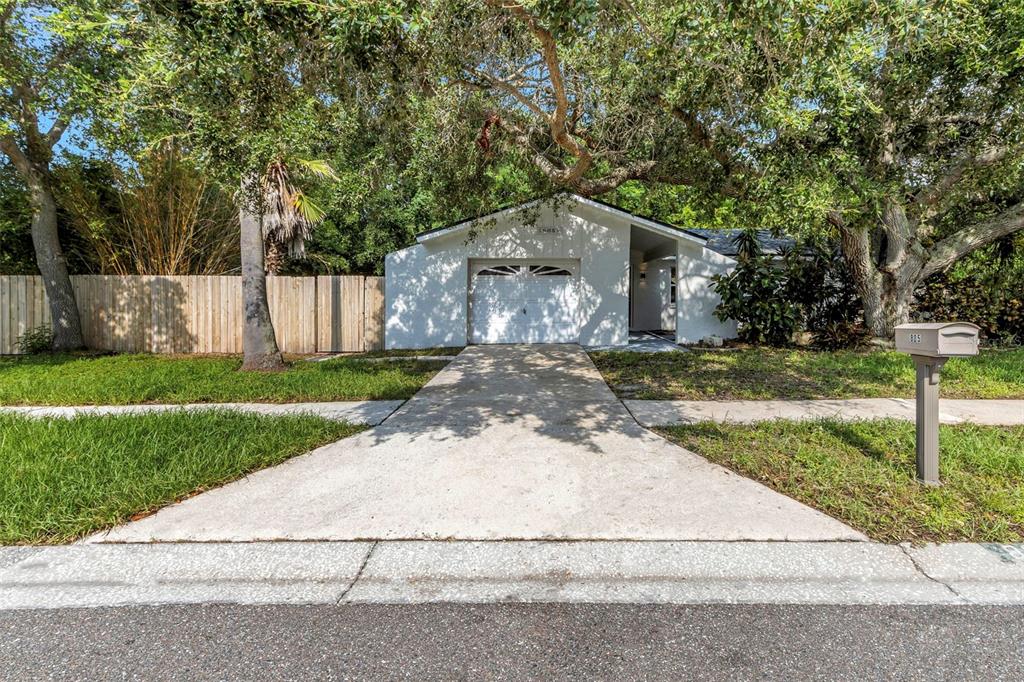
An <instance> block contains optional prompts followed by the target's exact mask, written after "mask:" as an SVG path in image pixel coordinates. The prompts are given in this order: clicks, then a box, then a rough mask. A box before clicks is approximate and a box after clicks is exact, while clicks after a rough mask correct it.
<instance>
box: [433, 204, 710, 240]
mask: <svg viewBox="0 0 1024 682" xmlns="http://www.w3.org/2000/svg"><path fill="white" fill-rule="evenodd" d="M567 196H568V197H569V198H571V199H572V200H574V201H575V202H576V203H577V204H581V205H583V206H588V207H590V208H593V209H596V210H598V211H604V212H605V213H610V214H612V215H614V216H617V217H619V218H622V219H624V220H627V221H629V222H630V223H633V224H634V225H638V226H640V227H643V228H645V229H648V230H650V231H652V232H657V233H658V234H661V235H664V236H666V237H669V238H671V239H677V240H678V239H681V240H686V241H691V242H695V243H697V244H700V245H701V246H704V245H705V244H707V242H708V240H707V239H706V238H704V237H701V236H699V235H696V234H693V233H691V232H689V231H687V230H684V229H682V228H679V227H676V226H674V225H670V224H669V223H665V222H662V221H660V220H655V219H654V218H647V217H645V216H640V215H636V214H635V213H630V212H629V211H625V210H623V209H621V208H619V207H618V206H613V205H612V204H606V203H605V202H603V201H598V200H596V199H588V198H587V197H582V196H580V195H578V194H568V195H567ZM550 198H551V197H541V198H539V199H533V200H531V201H527V202H525V203H522V204H517V205H515V206H510V207H508V208H505V209H501V210H499V211H495V212H493V213H487V214H485V215H481V216H476V217H475V218H469V219H468V220H463V221H461V222H458V223H455V224H453V225H448V226H446V227H439V228H435V229H433V230H428V231H427V232H421V233H420V234H418V235H416V241H417V242H418V243H420V244H423V243H425V242H428V241H432V240H434V239H437V238H439V237H444V236H447V235H450V234H453V233H455V232H461V231H462V230H466V229H468V228H469V227H470V226H472V224H473V223H475V222H477V221H479V220H483V219H484V218H497V217H501V216H506V215H511V214H513V213H515V212H517V211H521V210H523V209H525V208H527V207H530V206H534V205H536V204H539V203H540V202H542V201H547V200H548V199H550Z"/></svg>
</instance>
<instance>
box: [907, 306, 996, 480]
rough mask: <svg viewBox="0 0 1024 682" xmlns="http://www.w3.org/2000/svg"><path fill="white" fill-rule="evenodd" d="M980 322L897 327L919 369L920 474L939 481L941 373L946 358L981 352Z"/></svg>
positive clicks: (918, 458) (918, 429) (929, 323)
mask: <svg viewBox="0 0 1024 682" xmlns="http://www.w3.org/2000/svg"><path fill="white" fill-rule="evenodd" d="M978 329H979V327H978V326H977V325H974V324H971V323H970V322H925V323H920V324H901V325H898V326H897V327H896V350H899V351H902V352H904V353H910V355H911V356H912V357H913V358H914V367H915V369H916V372H917V391H916V392H917V401H916V402H917V406H916V412H917V478H918V480H919V481H921V482H922V483H925V484H927V485H938V484H939V376H940V375H941V374H942V366H943V365H944V364H946V359H947V358H950V357H955V356H958V355H977V354H978Z"/></svg>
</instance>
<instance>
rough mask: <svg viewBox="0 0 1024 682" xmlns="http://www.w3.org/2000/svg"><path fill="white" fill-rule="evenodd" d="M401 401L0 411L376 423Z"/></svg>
mask: <svg viewBox="0 0 1024 682" xmlns="http://www.w3.org/2000/svg"><path fill="white" fill-rule="evenodd" d="M404 402H405V401H404V400H349V401H338V402H320V403H189V404H185V405H77V406H69V407H42V406H41V407H35V406H13V407H11V406H4V407H0V412H8V413H13V414H20V415H24V416H26V417H38V418H62V419H73V418H74V417H77V416H79V415H108V414H109V415H121V414H152V413H156V412H173V411H175V410H187V411H191V412H200V411H208V410H231V411H235V412H249V413H253V414H263V415H270V416H284V415H298V414H308V415H314V416H317V417H323V418H324V419H332V420H336V421H345V422H348V423H350V424H365V425H367V426H376V425H377V424H380V423H381V422H382V421H384V420H385V419H387V418H388V417H389V416H390V415H391V414H392V413H393V412H394V411H395V410H397V409H398V408H399V407H401V406H402V404H403V403H404Z"/></svg>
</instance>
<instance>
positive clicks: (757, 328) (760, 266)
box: [712, 232, 800, 345]
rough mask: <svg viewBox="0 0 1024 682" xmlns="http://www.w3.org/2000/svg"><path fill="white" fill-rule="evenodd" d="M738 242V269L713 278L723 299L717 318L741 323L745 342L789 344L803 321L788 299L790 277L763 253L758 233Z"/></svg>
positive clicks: (744, 237)
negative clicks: (800, 320)
mask: <svg viewBox="0 0 1024 682" xmlns="http://www.w3.org/2000/svg"><path fill="white" fill-rule="evenodd" d="M737 240H738V246H739V255H738V257H737V265H736V269H735V270H733V271H732V272H730V273H728V274H724V275H715V277H714V278H712V279H713V282H714V289H715V291H716V292H717V293H718V295H719V296H720V297H721V299H722V302H721V303H719V304H718V307H717V308H715V317H717V318H718V319H720V320H722V321H723V322H724V321H725V320H736V321H737V322H739V324H740V326H739V335H740V338H741V339H743V340H744V341H749V342H751V343H766V344H770V345H784V344H787V343H789V341H790V339H791V338H792V337H793V332H794V331H796V329H797V325H798V323H799V319H800V309H799V307H798V306H797V305H796V304H795V303H794V302H793V301H792V300H791V299H790V297H789V296H788V295H787V290H788V288H789V278H788V275H787V273H786V272H784V271H783V270H781V269H779V268H776V267H775V265H774V263H773V262H772V259H771V257H770V256H767V255H765V254H764V253H762V252H761V249H760V247H759V245H758V243H757V235H756V233H754V232H744V233H743V234H741V235H740V236H739V237H738V238H737Z"/></svg>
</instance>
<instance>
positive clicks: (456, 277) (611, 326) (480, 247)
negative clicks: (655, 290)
mask: <svg viewBox="0 0 1024 682" xmlns="http://www.w3.org/2000/svg"><path fill="white" fill-rule="evenodd" d="M524 216H529V217H530V218H533V217H536V219H535V220H533V221H532V222H531V221H529V220H525V221H524ZM478 230H479V233H478V234H477V235H476V236H475V238H472V239H468V238H467V234H466V232H464V231H462V232H455V233H453V234H450V235H444V236H440V237H437V238H435V239H432V240H430V241H428V242H426V243H422V244H416V245H415V246H411V247H409V248H407V249H402V250H401V251H396V252H394V253H391V254H388V256H387V259H386V260H385V325H384V339H385V346H386V347H387V348H429V347H432V346H459V345H463V344H465V343H466V336H467V331H468V321H467V313H468V300H467V294H468V285H469V274H468V261H469V260H470V259H475V258H505V259H521V258H573V259H579V261H580V279H579V284H580V300H581V304H580V312H579V314H580V343H581V344H582V345H587V346H604V345H623V344H625V343H627V341H628V328H627V327H628V320H629V307H628V306H629V299H628V292H629V286H628V280H627V276H628V264H629V234H630V224H629V221H627V220H624V219H622V218H619V217H617V216H613V215H609V214H607V213H605V212H603V211H600V210H598V209H594V208H591V207H589V206H586V205H581V204H576V203H574V202H560V203H559V208H557V209H553V208H552V207H550V206H546V207H542V208H541V209H540V210H539V211H538V210H537V209H536V208H534V209H530V210H528V211H520V212H519V213H515V212H513V213H505V214H500V215H499V216H498V217H495V218H492V219H490V220H484V221H482V222H481V223H480V224H479V227H478Z"/></svg>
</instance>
